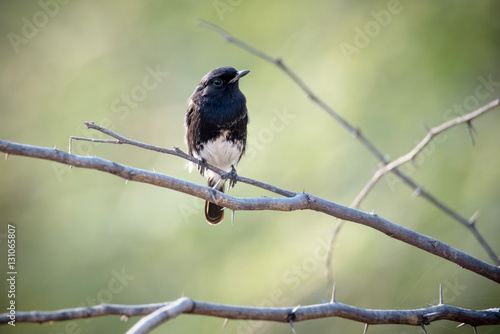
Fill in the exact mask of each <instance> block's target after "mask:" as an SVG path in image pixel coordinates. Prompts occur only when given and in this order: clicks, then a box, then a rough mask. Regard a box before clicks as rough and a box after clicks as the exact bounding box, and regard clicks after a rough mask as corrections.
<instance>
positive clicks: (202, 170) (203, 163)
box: [197, 159, 207, 176]
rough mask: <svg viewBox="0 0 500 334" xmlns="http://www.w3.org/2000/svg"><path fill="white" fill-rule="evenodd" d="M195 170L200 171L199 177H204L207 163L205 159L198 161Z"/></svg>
mask: <svg viewBox="0 0 500 334" xmlns="http://www.w3.org/2000/svg"><path fill="white" fill-rule="evenodd" d="M197 168H198V170H199V171H200V174H201V176H205V171H206V170H207V161H206V160H205V159H200V160H198V165H197Z"/></svg>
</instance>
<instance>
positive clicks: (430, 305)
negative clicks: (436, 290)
mask: <svg viewBox="0 0 500 334" xmlns="http://www.w3.org/2000/svg"><path fill="white" fill-rule="evenodd" d="M427 306H429V307H436V305H432V304H427Z"/></svg>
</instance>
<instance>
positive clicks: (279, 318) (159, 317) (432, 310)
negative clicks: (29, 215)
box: [0, 297, 500, 334]
mask: <svg viewBox="0 0 500 334" xmlns="http://www.w3.org/2000/svg"><path fill="white" fill-rule="evenodd" d="M180 314H198V315H205V316H211V317H219V318H224V319H235V320H265V321H274V322H282V323H287V322H289V321H290V319H292V318H293V322H299V321H306V320H314V319H322V318H343V319H349V320H353V321H357V322H361V323H365V324H370V325H381V324H400V325H412V326H422V325H429V324H430V323H432V322H435V321H441V320H449V321H455V322H458V323H459V324H467V325H471V326H483V325H499V324H500V309H498V308H496V309H487V310H469V309H464V308H460V307H454V306H450V305H446V304H439V305H437V306H431V307H427V308H421V309H408V310H373V309H363V308H359V307H355V306H351V305H347V304H343V303H339V302H332V303H323V304H315V305H307V306H299V307H250V306H235V305H222V304H215V303H206V302H201V301H196V300H192V299H190V298H186V297H182V298H179V299H178V300H176V301H173V302H167V303H158V304H145V305H118V304H101V305H97V306H91V307H79V308H73V309H64V310H58V311H32V312H16V322H19V323H22V322H32V323H44V322H50V321H66V320H73V319H85V318H90V317H100V316H106V315H119V316H122V317H127V318H129V317H134V316H144V317H143V318H142V319H141V320H140V321H139V322H137V323H136V324H135V325H134V326H133V327H132V328H131V329H130V330H129V331H128V332H127V333H128V334H132V333H134V334H139V333H149V332H150V331H151V330H152V329H154V328H155V327H157V326H159V325H160V324H162V323H164V322H166V321H168V320H170V319H173V318H175V317H176V316H179V315H180ZM8 321H10V319H9V317H8V315H7V314H1V315H0V324H6V323H7V322H8Z"/></svg>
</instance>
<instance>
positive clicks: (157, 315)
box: [126, 297, 194, 334]
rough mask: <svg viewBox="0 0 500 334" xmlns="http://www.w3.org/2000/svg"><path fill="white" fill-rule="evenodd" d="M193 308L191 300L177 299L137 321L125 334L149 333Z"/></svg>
mask: <svg viewBox="0 0 500 334" xmlns="http://www.w3.org/2000/svg"><path fill="white" fill-rule="evenodd" d="M193 308H194V302H193V301H192V300H191V299H189V298H186V297H182V298H179V299H177V300H176V301H175V302H171V303H168V304H167V305H165V306H163V307H160V308H159V309H157V310H156V311H154V312H152V313H151V314H149V315H148V316H147V317H144V318H142V319H141V320H139V321H138V322H137V323H136V324H135V325H134V326H133V327H132V328H130V329H129V330H128V331H127V333H126V334H144V333H149V332H151V331H152V330H153V329H155V328H156V327H158V326H160V325H161V324H162V323H164V322H166V321H168V320H170V319H173V318H175V317H178V316H179V315H181V314H182V313H191V312H192V311H193Z"/></svg>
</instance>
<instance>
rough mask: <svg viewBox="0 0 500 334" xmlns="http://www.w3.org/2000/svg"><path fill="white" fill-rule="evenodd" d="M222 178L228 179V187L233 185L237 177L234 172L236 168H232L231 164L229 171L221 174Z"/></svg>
mask: <svg viewBox="0 0 500 334" xmlns="http://www.w3.org/2000/svg"><path fill="white" fill-rule="evenodd" d="M222 178H223V179H224V180H229V188H233V187H234V185H235V184H236V181H237V180H236V179H237V178H238V173H236V169H234V166H233V165H231V171H230V172H229V173H226V174H224V175H222Z"/></svg>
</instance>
